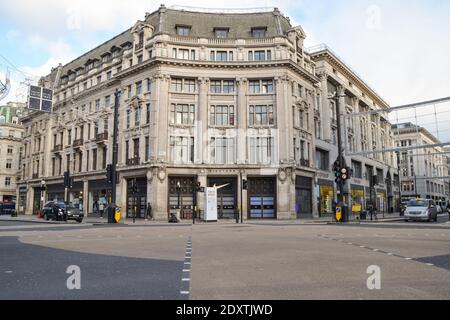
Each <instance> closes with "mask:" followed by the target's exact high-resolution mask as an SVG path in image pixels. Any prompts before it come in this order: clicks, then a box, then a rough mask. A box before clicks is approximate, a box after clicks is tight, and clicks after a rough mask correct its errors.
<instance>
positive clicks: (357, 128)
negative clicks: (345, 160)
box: [353, 98, 361, 151]
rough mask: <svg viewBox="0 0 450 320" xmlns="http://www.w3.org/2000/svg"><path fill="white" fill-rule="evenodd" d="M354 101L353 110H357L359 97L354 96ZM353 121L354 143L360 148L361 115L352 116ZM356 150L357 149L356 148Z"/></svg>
mask: <svg viewBox="0 0 450 320" xmlns="http://www.w3.org/2000/svg"><path fill="white" fill-rule="evenodd" d="M354 100H355V103H354V106H353V109H354V112H355V113H357V112H359V99H358V98H354ZM353 123H354V127H355V145H356V147H357V148H361V117H354V118H353ZM356 151H358V149H357V150H356Z"/></svg>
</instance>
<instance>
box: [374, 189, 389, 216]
mask: <svg viewBox="0 0 450 320" xmlns="http://www.w3.org/2000/svg"><path fill="white" fill-rule="evenodd" d="M376 195H377V202H376V203H377V210H378V212H387V202H386V191H385V190H379V189H378V190H376Z"/></svg>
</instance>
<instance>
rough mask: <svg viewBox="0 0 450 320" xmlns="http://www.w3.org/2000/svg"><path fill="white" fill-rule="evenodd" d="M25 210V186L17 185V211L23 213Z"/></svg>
mask: <svg viewBox="0 0 450 320" xmlns="http://www.w3.org/2000/svg"><path fill="white" fill-rule="evenodd" d="M26 210H27V187H26V186H22V187H19V203H18V213H19V214H25V212H26Z"/></svg>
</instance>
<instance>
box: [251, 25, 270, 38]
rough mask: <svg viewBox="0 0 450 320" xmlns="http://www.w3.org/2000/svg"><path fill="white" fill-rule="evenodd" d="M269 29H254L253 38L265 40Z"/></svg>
mask: <svg viewBox="0 0 450 320" xmlns="http://www.w3.org/2000/svg"><path fill="white" fill-rule="evenodd" d="M266 31H267V27H257V28H252V36H253V38H264V37H265V36H266Z"/></svg>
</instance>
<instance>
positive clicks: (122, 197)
mask: <svg viewBox="0 0 450 320" xmlns="http://www.w3.org/2000/svg"><path fill="white" fill-rule="evenodd" d="M119 181H120V183H119V185H118V186H117V193H118V194H116V199H118V203H117V206H119V207H120V209H121V212H120V213H121V216H122V219H125V218H126V217H127V179H126V178H125V177H120V178H119Z"/></svg>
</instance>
